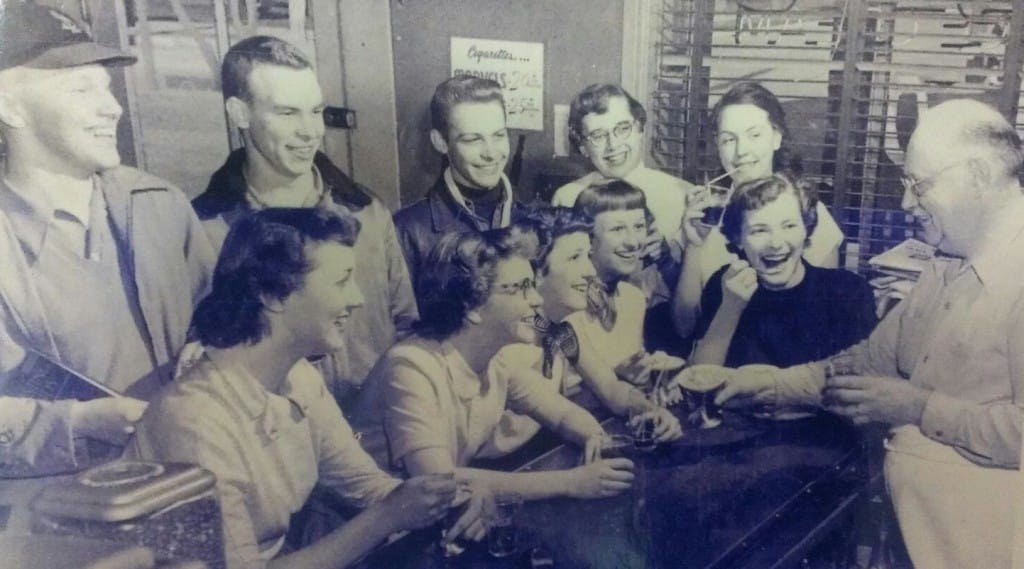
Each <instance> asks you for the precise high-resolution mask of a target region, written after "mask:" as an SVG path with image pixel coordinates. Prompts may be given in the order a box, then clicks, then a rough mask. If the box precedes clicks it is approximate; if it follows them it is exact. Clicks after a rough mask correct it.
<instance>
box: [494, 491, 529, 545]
mask: <svg viewBox="0 0 1024 569" xmlns="http://www.w3.org/2000/svg"><path fill="white" fill-rule="evenodd" d="M522 506H523V497H522V496H520V495H519V494H516V493H515V492H506V493H501V494H497V495H496V496H495V497H494V516H493V517H492V518H491V520H490V528H489V529H488V531H487V552H488V553H490V554H491V555H492V556H494V557H508V556H509V555H513V554H514V553H516V552H517V551H518V550H519V527H518V526H517V525H516V518H517V517H518V516H519V510H520V509H521V508H522Z"/></svg>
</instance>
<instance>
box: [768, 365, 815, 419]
mask: <svg viewBox="0 0 1024 569" xmlns="http://www.w3.org/2000/svg"><path fill="white" fill-rule="evenodd" d="M773 377H774V379H775V409H776V410H782V409H790V410H792V409H793V408H794V407H820V406H821V390H822V388H823V387H824V386H825V369H824V367H823V366H821V365H820V364H817V363H810V364H803V365H798V366H792V367H788V368H785V369H781V370H779V371H778V372H776V373H775V374H774V375H773Z"/></svg>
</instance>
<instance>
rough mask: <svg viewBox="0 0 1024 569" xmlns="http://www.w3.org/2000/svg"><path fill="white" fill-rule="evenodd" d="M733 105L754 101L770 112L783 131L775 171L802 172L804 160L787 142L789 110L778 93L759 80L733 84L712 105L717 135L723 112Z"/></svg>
mask: <svg viewBox="0 0 1024 569" xmlns="http://www.w3.org/2000/svg"><path fill="white" fill-rule="evenodd" d="M731 105H754V106H755V107H757V108H759V109H761V110H762V111H764V112H766V113H768V121H769V122H770V123H771V124H772V127H774V128H775V130H777V131H779V134H781V135H782V146H780V147H779V149H778V150H776V151H775V155H774V156H773V157H772V171H773V172H781V171H783V170H785V171H788V172H790V173H791V174H793V175H794V176H796V177H798V176H800V175H801V174H803V172H804V165H803V160H802V159H801V158H800V156H799V155H798V154H796V153H795V152H793V151H792V150H791V149H790V147H789V145H788V144H787V141H788V140H789V127H788V126H786V112H785V111H784V110H782V103H780V102H779V98H778V97H776V96H775V93H772V92H771V91H769V90H768V88H766V87H765V86H764V85H762V84H760V83H758V82H756V81H741V82H739V83H737V84H735V85H733V86H732V88H731V89H729V91H728V92H726V93H725V94H724V95H722V98H721V99H719V100H718V102H717V103H715V106H714V107H712V109H711V125H712V126H713V127H714V129H715V130H714V132H715V136H717V135H718V128H719V126H720V124H721V120H722V112H723V111H725V109H726V107H729V106H731Z"/></svg>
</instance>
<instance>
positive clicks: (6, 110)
mask: <svg viewBox="0 0 1024 569" xmlns="http://www.w3.org/2000/svg"><path fill="white" fill-rule="evenodd" d="M0 124H3V125H4V126H5V127H7V128H22V127H24V126H25V116H24V114H23V113H22V112H21V105H19V104H18V102H17V100H16V99H15V98H14V97H13V96H12V95H11V94H10V93H4V92H0Z"/></svg>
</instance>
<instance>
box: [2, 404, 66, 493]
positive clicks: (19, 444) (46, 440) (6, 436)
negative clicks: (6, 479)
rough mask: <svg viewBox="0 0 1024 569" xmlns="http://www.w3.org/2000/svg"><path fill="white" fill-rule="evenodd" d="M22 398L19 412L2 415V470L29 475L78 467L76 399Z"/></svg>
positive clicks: (19, 474) (9, 473) (18, 474)
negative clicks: (73, 412) (73, 417)
mask: <svg viewBox="0 0 1024 569" xmlns="http://www.w3.org/2000/svg"><path fill="white" fill-rule="evenodd" d="M22 401H23V402H24V405H23V406H22V405H19V409H17V410H16V412H13V413H5V417H3V418H2V419H0V472H2V474H4V475H7V476H28V475H40V474H56V473H58V472H63V471H70V470H75V469H76V468H77V466H78V462H77V461H76V457H75V452H74V448H75V445H74V433H73V430H72V425H71V405H72V404H74V401H32V400H22Z"/></svg>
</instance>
